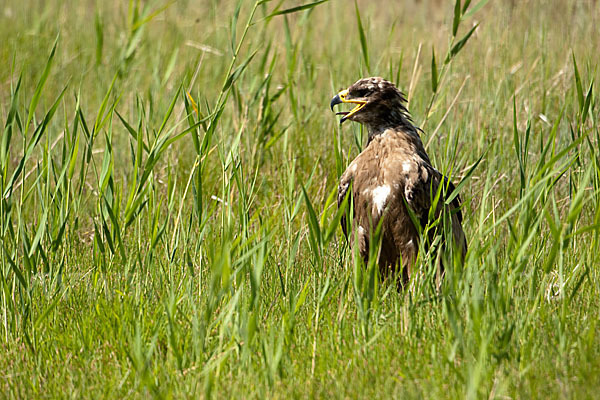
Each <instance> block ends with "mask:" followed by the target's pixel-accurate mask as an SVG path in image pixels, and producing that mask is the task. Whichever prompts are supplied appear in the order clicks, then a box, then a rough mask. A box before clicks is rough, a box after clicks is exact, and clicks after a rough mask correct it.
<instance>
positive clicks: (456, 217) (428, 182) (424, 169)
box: [404, 163, 467, 256]
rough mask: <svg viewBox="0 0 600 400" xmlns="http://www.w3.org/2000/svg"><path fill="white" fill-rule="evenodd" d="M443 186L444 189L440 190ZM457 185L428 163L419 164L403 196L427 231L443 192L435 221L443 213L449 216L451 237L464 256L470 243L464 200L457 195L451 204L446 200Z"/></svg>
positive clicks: (407, 181) (408, 181) (408, 179)
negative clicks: (465, 225)
mask: <svg viewBox="0 0 600 400" xmlns="http://www.w3.org/2000/svg"><path fill="white" fill-rule="evenodd" d="M440 185H441V187H440ZM455 189H456V188H455V186H454V185H453V184H452V182H450V180H449V179H448V177H446V176H444V175H442V174H441V173H440V172H439V171H438V170H436V169H435V168H433V167H432V166H431V165H429V164H427V163H420V164H419V165H418V168H417V169H416V170H415V171H414V173H413V174H411V175H409V176H408V177H407V178H406V180H405V184H404V195H405V198H406V202H407V204H408V205H409V206H410V208H411V210H412V211H413V213H414V214H415V216H416V217H417V218H419V223H420V224H421V227H422V228H424V227H425V226H426V225H427V223H428V222H430V221H429V216H430V212H429V210H430V209H431V207H432V205H433V202H434V199H435V197H436V195H437V193H438V191H441V195H440V199H439V200H438V201H437V204H436V210H435V213H434V214H433V215H434V218H435V219H437V218H439V217H440V214H441V213H442V212H444V213H448V215H449V216H450V218H451V219H450V220H451V222H452V234H453V237H454V242H455V244H456V245H457V246H458V248H459V249H460V250H461V252H462V253H463V256H464V254H465V253H466V251H467V243H466V238H465V234H464V231H463V229H462V219H463V216H462V212H461V200H460V197H459V196H456V197H455V198H454V199H452V201H451V202H450V204H448V205H447V206H446V205H445V203H446V200H447V199H448V198H449V197H450V195H451V194H452V192H453V191H454V190H455Z"/></svg>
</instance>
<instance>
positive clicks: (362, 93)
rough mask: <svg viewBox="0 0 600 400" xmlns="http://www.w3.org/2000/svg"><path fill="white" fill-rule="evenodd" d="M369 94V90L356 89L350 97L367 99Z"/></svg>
mask: <svg viewBox="0 0 600 400" xmlns="http://www.w3.org/2000/svg"><path fill="white" fill-rule="evenodd" d="M369 93H370V91H369V89H364V88H363V89H356V90H354V91H353V93H352V97H367V96H368V95H369Z"/></svg>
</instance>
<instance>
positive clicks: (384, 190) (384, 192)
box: [371, 185, 391, 214]
mask: <svg viewBox="0 0 600 400" xmlns="http://www.w3.org/2000/svg"><path fill="white" fill-rule="evenodd" d="M390 191H391V188H390V187H389V185H383V186H377V187H376V188H375V189H373V191H372V192H371V196H372V198H373V206H374V207H376V208H377V212H378V213H379V214H381V212H382V211H383V207H384V206H385V202H386V200H387V198H388V196H389V194H390Z"/></svg>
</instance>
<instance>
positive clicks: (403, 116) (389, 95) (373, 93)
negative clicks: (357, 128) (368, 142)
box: [330, 77, 414, 131]
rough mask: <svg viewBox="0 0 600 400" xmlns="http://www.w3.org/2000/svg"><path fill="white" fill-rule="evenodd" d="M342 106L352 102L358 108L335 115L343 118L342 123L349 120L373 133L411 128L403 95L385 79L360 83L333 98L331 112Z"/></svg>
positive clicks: (360, 81) (359, 81)
mask: <svg viewBox="0 0 600 400" xmlns="http://www.w3.org/2000/svg"><path fill="white" fill-rule="evenodd" d="M341 103H352V104H354V105H355V106H354V108H353V109H352V110H350V111H348V112H338V113H336V114H337V115H342V119H340V124H341V123H343V122H344V121H346V120H350V121H355V122H360V123H361V124H364V125H366V126H367V127H369V130H371V131H377V130H380V128H383V127H384V126H390V125H399V124H401V125H409V126H411V127H412V123H411V119H410V116H409V114H408V110H407V109H406V98H405V97H404V94H403V93H402V92H401V91H400V90H398V88H396V86H395V85H394V84H393V83H392V82H390V81H386V80H385V79H383V78H379V77H374V78H363V79H360V80H358V81H357V82H356V83H354V84H353V85H352V86H350V87H349V88H348V89H344V90H342V91H341V92H339V93H338V94H336V95H335V97H334V98H333V99H331V104H330V105H331V110H333V106H335V105H336V104H341ZM413 129H414V127H413Z"/></svg>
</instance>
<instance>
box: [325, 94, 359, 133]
mask: <svg viewBox="0 0 600 400" xmlns="http://www.w3.org/2000/svg"><path fill="white" fill-rule="evenodd" d="M347 97H348V89H344V90H342V91H341V92H339V93H338V94H336V95H335V97H334V98H333V99H331V103H329V106H330V107H331V111H333V106H335V105H336V104H341V103H352V104H356V107H354V108H353V109H352V110H350V111H349V112H345V111H340V112H337V113H335V115H343V117H342V119H340V124H342V123H343V122H344V121H345V120H347V119H348V118H350V117H351V116H353V115H354V114H356V113H357V112H359V111H360V110H361V109H362V108H363V107H364V106H365V104H367V102H366V101H364V100H353V99H347Z"/></svg>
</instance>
